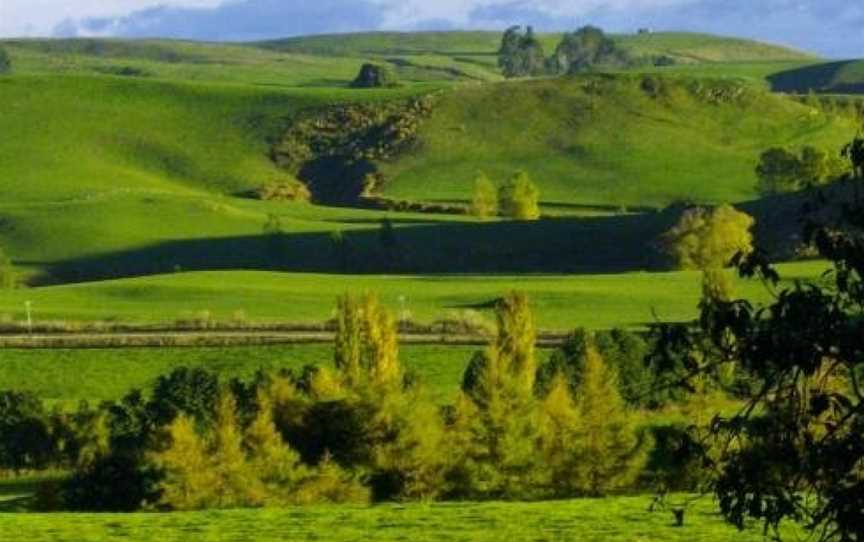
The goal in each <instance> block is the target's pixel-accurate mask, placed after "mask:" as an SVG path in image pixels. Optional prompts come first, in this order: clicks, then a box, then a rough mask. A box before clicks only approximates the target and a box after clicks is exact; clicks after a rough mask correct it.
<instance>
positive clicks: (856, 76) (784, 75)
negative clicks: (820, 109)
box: [768, 60, 864, 94]
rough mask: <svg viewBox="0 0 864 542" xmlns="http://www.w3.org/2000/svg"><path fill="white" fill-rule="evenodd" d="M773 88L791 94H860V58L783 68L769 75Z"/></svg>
mask: <svg viewBox="0 0 864 542" xmlns="http://www.w3.org/2000/svg"><path fill="white" fill-rule="evenodd" d="M768 79H769V81H770V82H771V86H772V88H773V89H774V90H776V91H780V92H791V93H799V94H803V93H807V92H823V93H830V94H861V93H864V60H844V61H840V62H828V63H823V64H815V65H810V66H803V67H799V68H796V69H790V70H784V71H782V72H779V73H776V74H774V75H772V76H770V77H769V78H768Z"/></svg>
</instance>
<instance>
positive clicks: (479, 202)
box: [471, 173, 498, 218]
mask: <svg viewBox="0 0 864 542" xmlns="http://www.w3.org/2000/svg"><path fill="white" fill-rule="evenodd" d="M471 214H472V215H474V216H476V217H477V218H490V217H493V216H495V215H497V214H498V195H497V193H496V189H495V185H494V184H493V183H492V181H491V180H489V177H487V176H486V175H485V174H483V173H480V174H478V175H477V178H476V179H474V196H473V197H472V199H471Z"/></svg>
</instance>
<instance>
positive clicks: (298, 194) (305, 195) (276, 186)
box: [255, 181, 311, 201]
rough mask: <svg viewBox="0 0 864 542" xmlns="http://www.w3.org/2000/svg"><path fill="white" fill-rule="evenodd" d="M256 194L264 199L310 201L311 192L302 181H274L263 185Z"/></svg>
mask: <svg viewBox="0 0 864 542" xmlns="http://www.w3.org/2000/svg"><path fill="white" fill-rule="evenodd" d="M255 196H256V197H257V198H258V199H260V200H264V201H309V198H311V194H310V193H309V189H308V188H306V185H304V184H303V183H301V182H300V181H294V182H273V183H268V184H265V185H264V186H261V187H260V188H258V189H257V190H256V191H255Z"/></svg>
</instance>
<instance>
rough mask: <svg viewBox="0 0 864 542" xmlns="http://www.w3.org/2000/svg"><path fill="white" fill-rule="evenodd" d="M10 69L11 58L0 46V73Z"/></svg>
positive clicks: (7, 71)
mask: <svg viewBox="0 0 864 542" xmlns="http://www.w3.org/2000/svg"><path fill="white" fill-rule="evenodd" d="M10 71H12V59H11V58H10V57H9V53H7V52H6V49H4V48H2V47H0V75H2V74H4V73H9V72H10Z"/></svg>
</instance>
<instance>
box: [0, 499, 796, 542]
mask: <svg viewBox="0 0 864 542" xmlns="http://www.w3.org/2000/svg"><path fill="white" fill-rule="evenodd" d="M649 504H650V499H649V498H647V497H638V498H609V499H603V500H590V499H586V500H579V501H568V502H546V503H519V504H516V503H508V504H504V503H486V504H472V503H452V504H428V505H426V504H411V505H404V506H402V505H382V506H376V507H373V508H359V507H351V506H339V507H332V506H322V507H311V508H299V509H284V510H249V511H224V512H223V511H219V512H215V511H214V512H201V513H183V514H133V515H117V514H105V515H90V514H51V515H39V514H7V515H0V539H3V540H13V539H14V540H27V541H28V542H55V541H60V540H64V541H65V540H73V539H74V540H75V541H76V542H102V541H104V540H122V541H129V542H139V541H141V542H143V541H149V540H159V541H160V542H163V541H164V542H174V541H176V542H185V541H188V540H192V539H194V540H196V541H204V542H217V541H218V542H227V541H229V540H230V541H232V542H246V541H255V542H269V541H273V542H275V541H281V540H327V541H332V542H343V541H345V542H347V541H349V540H381V541H397V540H412V541H413V540H418V541H425V540H430V541H431V540H435V541H454V542H455V541H464V542H468V541H471V542H482V541H488V542H493V541H494V542H497V541H500V540H502V539H505V538H506V539H507V540H512V541H514V542H516V541H518V542H523V541H529V540H530V541H535V542H541V541H544V542H545V541H548V542H553V541H555V542H563V541H574V542H575V541H579V542H643V541H644V542H647V541H660V540H662V541H668V542H675V541H681V542H685V541H686V542H692V541H699V542H726V541H731V540H736V541H741V542H747V541H754V542H755V541H759V540H764V538H763V537H762V535H761V530H759V529H758V528H755V527H754V528H753V529H751V530H748V531H746V532H743V533H742V532H738V531H736V530H735V529H734V528H733V527H730V526H728V525H726V524H724V523H723V522H722V520H721V519H720V518H719V517H718V516H717V515H716V514H715V513H714V512H713V507H712V503H711V502H710V499H706V500H704V501H700V503H699V504H698V505H697V506H696V507H694V509H692V510H691V511H690V512H689V513H688V516H687V520H688V521H687V525H685V527H682V528H677V527H674V526H673V521H672V514H671V513H669V512H655V513H649V512H647V509H648V506H649ZM787 534H788V533H787Z"/></svg>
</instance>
